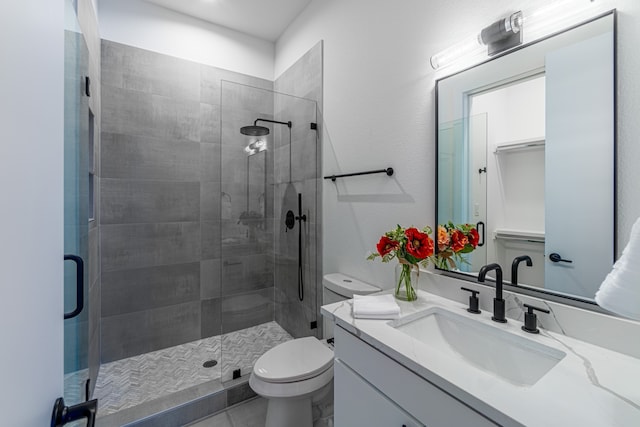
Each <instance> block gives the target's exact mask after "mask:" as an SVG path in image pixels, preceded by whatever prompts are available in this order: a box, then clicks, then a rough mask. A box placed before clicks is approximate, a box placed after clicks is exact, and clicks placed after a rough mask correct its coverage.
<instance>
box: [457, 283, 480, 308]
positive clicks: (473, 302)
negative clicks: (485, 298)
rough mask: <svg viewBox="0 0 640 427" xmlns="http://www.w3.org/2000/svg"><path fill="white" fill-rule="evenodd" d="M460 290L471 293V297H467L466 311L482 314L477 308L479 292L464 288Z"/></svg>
mask: <svg viewBox="0 0 640 427" xmlns="http://www.w3.org/2000/svg"><path fill="white" fill-rule="evenodd" d="M460 289H462V290H463V291H467V292H471V295H469V308H467V311H468V312H469V313H474V314H479V313H482V312H481V311H480V308H478V307H479V305H480V304H479V302H480V301H479V300H478V294H479V293H480V291H476V290H473V289H469V288H465V287H462V288H460Z"/></svg>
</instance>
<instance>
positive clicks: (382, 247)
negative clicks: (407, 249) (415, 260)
mask: <svg viewBox="0 0 640 427" xmlns="http://www.w3.org/2000/svg"><path fill="white" fill-rule="evenodd" d="M376 247H377V248H378V253H379V254H380V256H385V255H386V254H388V253H389V252H391V251H393V250H395V249H398V242H396V241H395V240H391V239H390V238H388V237H387V236H382V238H381V239H380V241H379V242H378V244H377V245H376Z"/></svg>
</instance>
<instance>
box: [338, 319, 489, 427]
mask: <svg viewBox="0 0 640 427" xmlns="http://www.w3.org/2000/svg"><path fill="white" fill-rule="evenodd" d="M335 357H336V361H335V364H334V381H335V383H334V385H335V400H334V419H335V425H336V427H358V426H367V427H370V426H385V427H386V426H389V427H402V426H405V427H410V426H411V427H413V426H428V427H444V426H474V427H484V426H496V425H497V424H496V423H494V422H492V421H491V420H489V419H488V418H486V417H485V416H483V415H482V414H480V413H478V412H476V411H474V410H473V409H471V408H470V407H468V406H467V405H465V404H464V403H462V402H461V401H459V400H458V399H456V398H454V397H452V396H451V395H450V394H448V393H446V392H444V391H442V390H441V389H440V388H438V387H436V386H435V385H433V384H431V383H430V382H428V381H427V380H425V379H424V378H422V377H420V376H418V375H417V374H415V373H414V372H412V371H410V370H409V369H407V368H405V367H404V366H402V365H400V364H399V363H397V362H396V361H395V360H393V359H391V358H389V357H388V356H386V355H385V354H383V353H381V352H380V351H378V350H377V349H375V348H374V347H372V346H370V345H369V344H367V343H365V342H364V341H362V340H360V339H359V338H358V337H356V336H354V335H352V334H351V333H349V332H347V331H345V330H344V329H343V328H341V327H338V326H337V327H336V328H335Z"/></svg>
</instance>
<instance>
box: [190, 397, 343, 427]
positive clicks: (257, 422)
mask: <svg viewBox="0 0 640 427" xmlns="http://www.w3.org/2000/svg"><path fill="white" fill-rule="evenodd" d="M332 400H333V393H331V396H330V398H329V400H328V401H326V399H325V402H324V404H323V405H320V406H322V408H321V407H320V406H314V411H313V415H314V422H313V427H333V402H332ZM266 416H267V401H266V399H263V398H262V397H256V398H254V399H251V400H247V401H246V402H243V403H241V404H239V405H236V406H233V407H231V408H229V409H227V410H226V411H223V412H220V413H218V414H215V415H212V416H210V417H208V418H205V419H203V420H200V421H198V422H195V423H193V424H189V425H188V427H264V425H265V419H266Z"/></svg>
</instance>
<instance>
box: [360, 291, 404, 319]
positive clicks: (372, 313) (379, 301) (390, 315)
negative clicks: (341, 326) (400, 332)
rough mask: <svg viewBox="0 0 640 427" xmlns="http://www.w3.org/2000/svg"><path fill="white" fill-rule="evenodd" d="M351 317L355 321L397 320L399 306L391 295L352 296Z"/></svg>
mask: <svg viewBox="0 0 640 427" xmlns="http://www.w3.org/2000/svg"><path fill="white" fill-rule="evenodd" d="M353 317H354V318H356V319H397V318H398V317H400V306H399V305H398V303H397V302H396V300H395V298H394V297H393V295H391V294H384V295H354V296H353Z"/></svg>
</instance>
